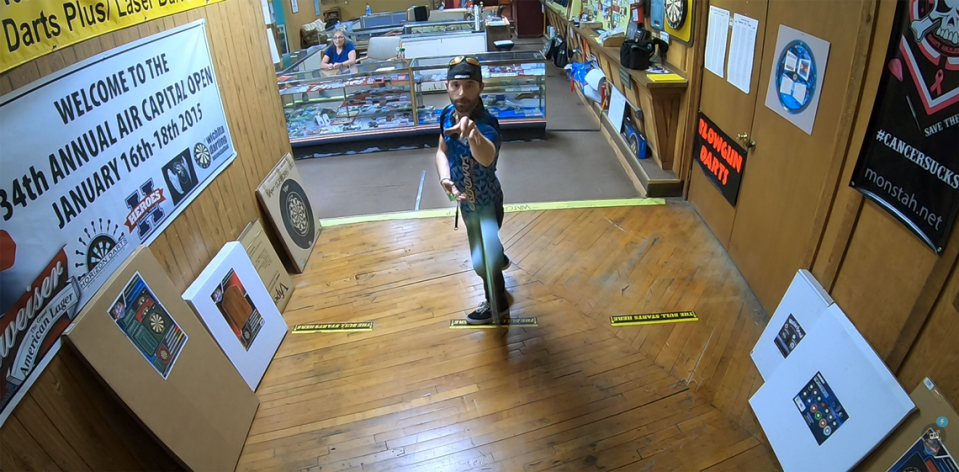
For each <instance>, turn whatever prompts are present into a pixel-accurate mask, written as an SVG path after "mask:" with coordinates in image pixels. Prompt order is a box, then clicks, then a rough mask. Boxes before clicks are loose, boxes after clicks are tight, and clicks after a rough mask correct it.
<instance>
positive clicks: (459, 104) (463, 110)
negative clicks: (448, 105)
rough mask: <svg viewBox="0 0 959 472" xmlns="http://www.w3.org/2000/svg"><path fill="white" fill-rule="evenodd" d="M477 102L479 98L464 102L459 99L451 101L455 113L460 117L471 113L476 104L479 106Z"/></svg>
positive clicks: (464, 100)
mask: <svg viewBox="0 0 959 472" xmlns="http://www.w3.org/2000/svg"><path fill="white" fill-rule="evenodd" d="M479 100H480V99H479V98H477V99H476V100H466V99H462V98H461V99H459V100H451V101H452V102H453V107H454V108H456V111H457V112H459V113H460V114H462V115H465V114H467V113H470V112H472V111H473V109H474V108H476V106H477V104H479Z"/></svg>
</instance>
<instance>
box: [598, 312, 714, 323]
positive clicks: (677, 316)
mask: <svg viewBox="0 0 959 472" xmlns="http://www.w3.org/2000/svg"><path fill="white" fill-rule="evenodd" d="M684 321H699V317H698V316H696V312H693V311H675V312H671V313H650V314H647V315H619V316H610V317H609V324H610V325H611V326H643V325H651V324H662V323H682V322H684Z"/></svg>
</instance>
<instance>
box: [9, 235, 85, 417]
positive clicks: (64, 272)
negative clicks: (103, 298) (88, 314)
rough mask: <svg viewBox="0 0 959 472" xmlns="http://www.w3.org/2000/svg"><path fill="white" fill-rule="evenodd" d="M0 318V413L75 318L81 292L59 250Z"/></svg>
mask: <svg viewBox="0 0 959 472" xmlns="http://www.w3.org/2000/svg"><path fill="white" fill-rule="evenodd" d="M26 289H27V290H26V291H25V292H24V294H23V295H22V296H21V297H20V299H19V300H17V302H16V303H15V304H14V305H13V307H11V308H10V309H9V310H8V311H7V312H6V313H4V315H3V317H0V359H2V362H0V373H2V374H3V379H2V380H0V399H2V400H0V410H3V409H4V408H5V407H6V406H7V403H9V402H10V400H11V399H12V398H13V397H14V395H16V393H17V391H18V390H19V389H20V387H21V386H22V385H23V383H24V381H25V380H26V379H27V377H28V376H29V375H30V373H31V372H33V370H34V369H35V368H36V366H37V364H38V363H39V361H40V359H42V358H43V356H44V355H46V353H47V351H49V350H50V347H51V346H53V344H54V343H55V342H56V341H57V339H58V338H59V337H60V334H61V333H62V332H63V330H65V329H66V328H67V326H68V325H69V324H70V321H71V320H72V319H73V318H74V317H75V316H76V313H77V303H78V302H79V301H80V292H79V290H78V289H77V286H76V282H75V281H74V279H73V278H71V277H70V276H69V267H68V265H67V254H66V251H65V250H64V249H60V252H58V253H57V255H56V257H54V258H53V260H51V261H50V263H49V264H47V266H46V268H44V270H43V272H42V273H41V274H40V276H39V277H37V279H36V280H34V282H33V283H32V284H31V285H30V286H28V287H26Z"/></svg>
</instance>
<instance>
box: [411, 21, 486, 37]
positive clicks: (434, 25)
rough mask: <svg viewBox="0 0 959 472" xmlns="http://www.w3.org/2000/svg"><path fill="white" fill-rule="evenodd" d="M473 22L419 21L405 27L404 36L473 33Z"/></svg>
mask: <svg viewBox="0 0 959 472" xmlns="http://www.w3.org/2000/svg"><path fill="white" fill-rule="evenodd" d="M473 26H474V25H473V22H472V21H466V20H448V21H432V22H430V21H418V22H409V23H407V24H405V25H403V34H422V33H445V32H447V31H473Z"/></svg>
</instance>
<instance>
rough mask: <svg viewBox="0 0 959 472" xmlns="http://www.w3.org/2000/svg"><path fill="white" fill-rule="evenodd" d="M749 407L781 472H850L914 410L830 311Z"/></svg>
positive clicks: (852, 331)
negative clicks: (813, 471)
mask: <svg viewBox="0 0 959 472" xmlns="http://www.w3.org/2000/svg"><path fill="white" fill-rule="evenodd" d="M749 404H750V406H751V407H752V409H753V411H754V412H755V413H756V417H757V418H758V419H759V423H760V424H761V425H762V428H763V431H764V432H765V433H766V437H767V438H768V439H769V443H770V445H771V446H772V448H773V451H775V453H776V456H777V457H778V458H779V463H780V464H781V465H782V466H783V469H784V470H786V471H787V472H788V471H811V470H830V471H844V470H849V469H851V468H852V467H854V466H855V465H856V464H857V463H858V462H859V461H861V460H862V459H863V458H864V457H865V456H866V455H867V454H868V453H869V451H871V450H872V449H873V448H875V447H876V445H878V444H879V443H880V441H882V440H883V438H885V437H886V436H887V435H888V434H889V433H890V432H892V430H893V429H895V428H896V426H897V425H899V424H900V423H901V422H902V420H903V419H905V418H906V416H907V415H908V414H909V413H910V412H911V411H912V410H913V409H914V408H915V405H914V404H913V402H912V400H910V399H909V396H908V395H906V392H905V391H904V390H903V389H902V387H901V386H900V385H899V383H898V382H897V381H896V378H895V377H894V376H893V375H892V373H891V372H889V369H888V368H887V367H886V365H885V364H883V362H882V360H881V359H880V358H879V356H878V355H877V354H876V353H875V351H873V350H872V348H871V347H870V346H869V344H868V343H866V340H865V339H863V337H862V335H860V334H859V332H858V331H856V328H855V327H854V326H853V325H852V323H851V322H850V321H849V319H848V318H846V315H845V314H844V313H843V312H842V310H840V309H839V306H838V305H835V304H833V305H832V306H830V307H829V308H827V309H826V310H825V311H823V313H822V315H821V316H820V319H819V321H818V322H817V323H816V324H815V325H813V326H812V327H810V329H809V330H807V333H806V336H805V338H804V339H803V341H802V343H800V344H799V345H798V346H796V349H795V350H794V351H792V352H791V353H790V355H789V357H787V358H786V360H784V361H783V363H782V364H781V365H779V367H778V368H776V370H774V371H773V373H772V375H770V376H769V378H768V379H766V383H765V384H764V385H763V386H762V387H760V388H759V391H757V392H756V394H755V395H753V397H752V398H750V399H749Z"/></svg>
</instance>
